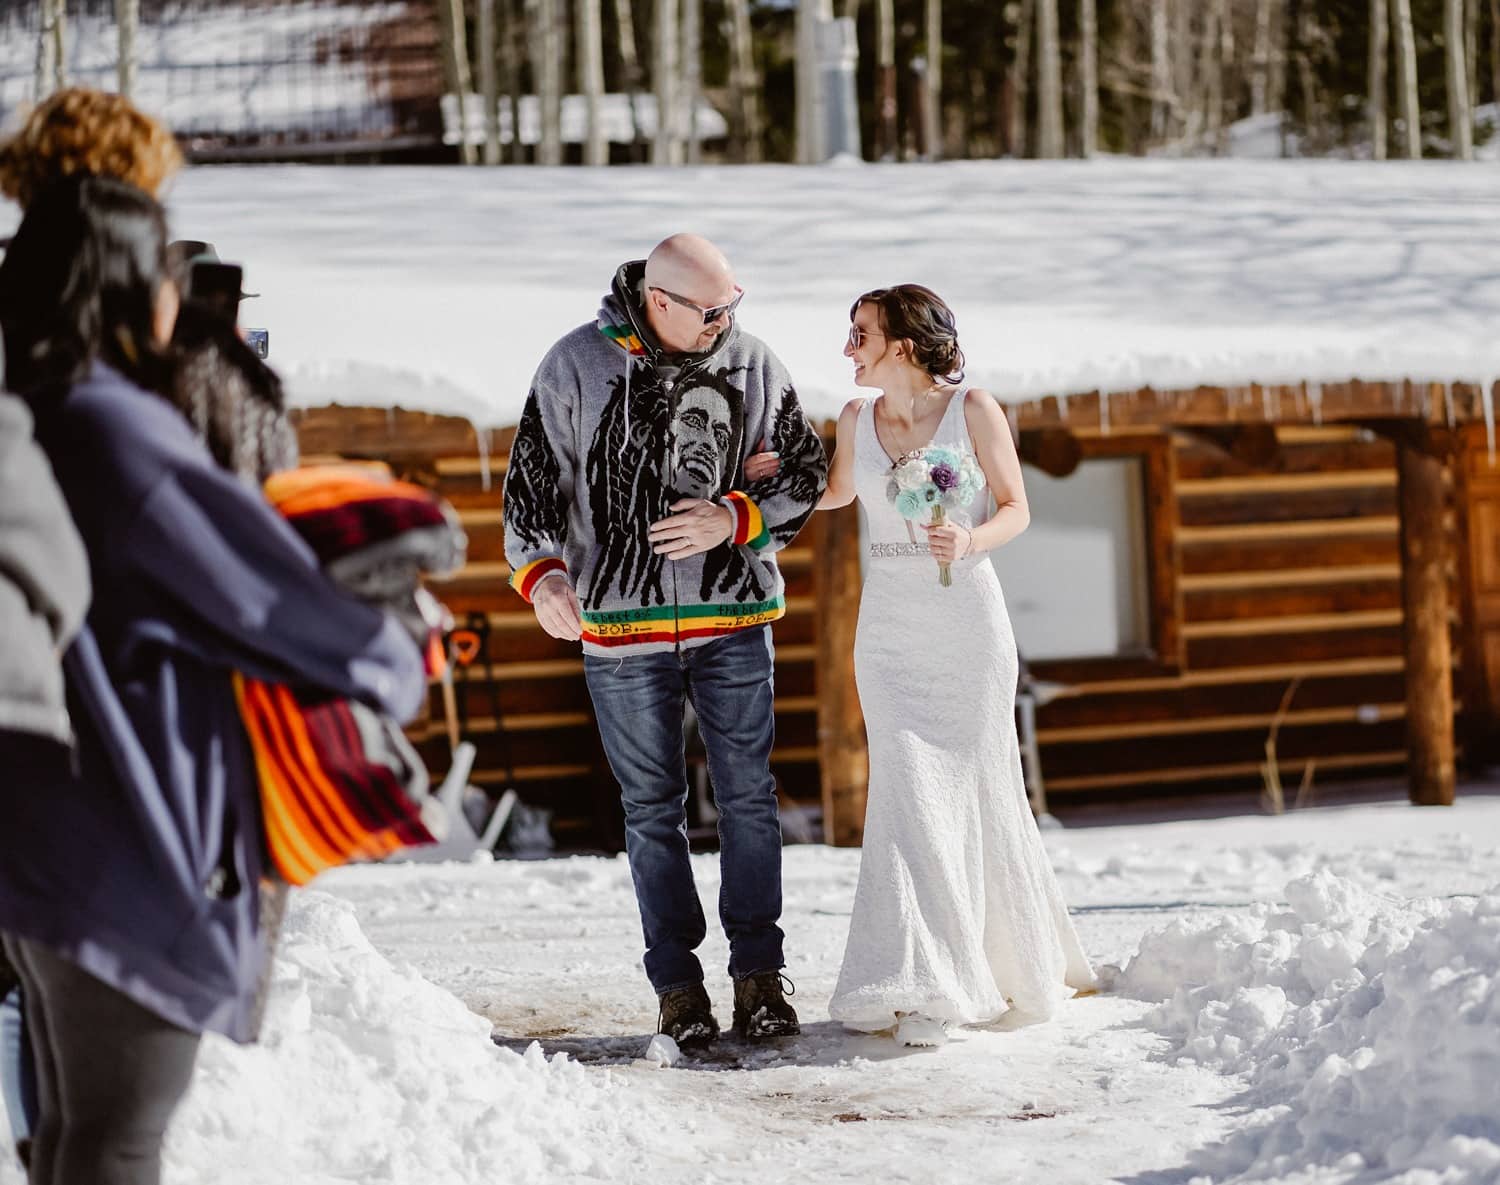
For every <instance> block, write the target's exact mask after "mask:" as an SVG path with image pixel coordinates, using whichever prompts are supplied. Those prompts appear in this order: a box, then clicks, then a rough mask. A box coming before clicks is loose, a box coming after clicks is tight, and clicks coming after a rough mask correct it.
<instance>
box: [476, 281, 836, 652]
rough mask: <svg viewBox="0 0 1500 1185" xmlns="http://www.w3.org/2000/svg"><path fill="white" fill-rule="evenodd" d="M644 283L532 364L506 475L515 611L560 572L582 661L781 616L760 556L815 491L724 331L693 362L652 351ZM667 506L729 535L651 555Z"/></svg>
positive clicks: (781, 537)
mask: <svg viewBox="0 0 1500 1185" xmlns="http://www.w3.org/2000/svg"><path fill="white" fill-rule="evenodd" d="M644 271H645V264H644V263H643V262H642V261H639V260H637V261H635V262H632V263H627V264H625V265H624V266H623V267H621V268H620V269H619V271H618V272H617V273H616V275H615V281H614V285H613V287H612V288H611V291H610V292H609V294H608V295H607V296H606V297H605V298H604V305H603V307H602V308H601V309H600V311H599V314H598V317H597V319H596V321H594V322H592V323H590V324H587V325H582V326H580V327H579V328H577V329H575V330H574V331H573V332H572V333H569V334H568V335H567V336H566V337H564V338H563V339H562V340H561V341H559V342H558V343H557V344H556V345H555V346H553V347H552V349H551V350H550V351H549V352H548V354H547V356H546V357H545V358H544V359H542V364H541V366H540V367H539V368H538V369H537V372H536V378H535V379H534V380H533V382H532V388H531V393H530V395H529V397H528V398H527V400H526V408H525V410H524V411H523V412H522V415H521V423H520V425H519V427H518V428H517V429H516V439H515V443H514V444H513V445H512V447H511V454H510V465H509V468H508V469H507V471H506V478H505V499H504V502H505V558H506V559H507V560H508V561H509V562H510V565H511V570H512V573H513V575H512V577H511V583H512V585H513V586H514V587H515V589H516V591H517V592H519V593H520V594H521V595H522V596H523V597H525V598H526V599H527V600H528V601H529V600H530V599H531V592H532V590H533V589H534V588H535V587H536V585H537V583H538V582H539V581H540V580H541V579H542V577H544V576H546V575H548V574H550V573H552V572H562V573H564V574H565V575H566V576H567V577H568V579H569V580H570V581H571V583H572V584H573V586H574V589H575V590H576V592H577V594H578V601H579V606H580V609H581V612H582V618H583V649H584V652H585V653H588V654H596V655H602V654H608V655H612V656H619V655H624V654H633V653H649V652H652V651H660V650H671V649H674V648H677V647H689V646H696V645H701V644H703V643H705V642H709V641H712V640H713V639H714V638H715V637H719V636H722V635H724V634H728V633H733V632H734V631H736V630H741V629H747V628H749V627H751V626H757V625H762V624H764V623H766V622H769V621H773V620H775V619H776V618H778V617H780V616H782V614H783V613H784V612H785V611H786V601H785V595H784V584H783V582H782V578H781V573H780V571H779V570H778V569H777V566H776V559H775V552H777V551H778V550H780V549H781V548H782V547H784V546H785V545H786V544H787V543H789V542H791V540H792V538H793V537H794V536H795V535H796V534H797V532H798V531H799V530H800V529H801V527H802V524H803V523H804V522H806V521H807V518H808V516H809V515H810V514H811V513H812V511H813V507H814V506H815V505H816V504H817V501H818V498H819V496H820V495H821V494H822V492H823V489H824V487H825V486H826V485H827V484H828V462H827V458H826V457H825V456H824V453H823V445H822V442H821V441H820V440H819V439H818V435H817V433H816V432H815V431H814V430H813V428H812V427H811V425H809V424H808V422H807V419H806V417H805V416H804V415H803V414H802V408H801V405H800V404H799V403H798V401H797V393H796V391H795V389H794V388H793V386H792V379H791V376H790V375H789V374H787V371H786V368H785V367H784V366H782V364H781V362H780V360H779V359H778V358H777V357H776V356H775V355H774V354H772V353H771V351H770V350H768V349H767V348H766V346H765V344H764V343H763V342H761V341H760V340H758V339H757V338H754V337H752V336H750V334H748V333H746V332H744V331H743V330H742V329H740V327H739V325H738V324H737V323H733V322H731V324H730V325H729V327H728V328H727V329H726V330H725V331H724V332H723V333H721V334H720V335H719V337H718V339H717V341H716V342H715V343H714V345H713V346H712V347H711V348H710V349H709V350H707V351H705V352H704V353H701V354H669V353H667V352H665V351H663V350H662V349H661V347H660V346H659V344H658V343H657V342H656V341H655V340H654V338H653V337H652V335H651V332H650V329H649V327H648V326H647V324H646V318H645V314H644V312H643V311H642V308H641V301H640V286H641V282H642V277H643V275H644ZM763 440H764V441H767V442H769V444H770V447H771V448H772V449H773V450H775V451H776V452H777V453H779V454H780V458H781V465H780V470H779V472H777V473H776V474H775V475H774V476H772V477H769V478H765V479H763V480H761V481H756V482H750V481H748V480H747V479H746V477H745V469H744V465H745V459H746V458H747V457H748V456H750V455H751V454H752V453H755V452H757V451H759V450H760V447H761V441H763ZM681 498H706V499H711V500H716V501H719V502H721V503H722V504H723V505H725V506H726V507H728V508H729V510H730V512H731V513H732V514H733V515H734V522H735V527H734V532H733V534H732V535H731V537H730V538H729V539H728V540H726V541H725V542H724V543H721V544H719V546H717V547H714V548H710V549H709V550H708V551H706V552H703V553H701V554H699V555H695V556H690V557H688V558H686V559H682V560H669V559H666V558H665V557H663V556H659V555H656V554H655V553H654V552H653V551H652V548H651V544H650V541H649V539H648V538H647V528H649V527H650V525H651V524H652V523H653V522H656V521H657V520H659V519H662V518H665V517H666V516H667V515H668V514H669V513H670V510H669V509H668V508H669V507H670V506H671V504H672V503H673V502H674V501H676V500H678V499H681Z"/></svg>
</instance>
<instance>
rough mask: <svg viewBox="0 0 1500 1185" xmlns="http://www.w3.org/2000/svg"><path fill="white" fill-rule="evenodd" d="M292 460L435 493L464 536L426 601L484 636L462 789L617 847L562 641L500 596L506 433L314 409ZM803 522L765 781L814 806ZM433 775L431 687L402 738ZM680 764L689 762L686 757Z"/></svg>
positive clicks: (619, 820)
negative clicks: (329, 464) (366, 465)
mask: <svg viewBox="0 0 1500 1185" xmlns="http://www.w3.org/2000/svg"><path fill="white" fill-rule="evenodd" d="M295 415H296V419H297V425H298V434H299V437H300V439H301V442H302V451H303V457H304V460H305V461H317V460H321V459H332V458H334V457H345V458H351V459H352V458H358V459H368V460H378V461H383V462H385V463H387V464H388V465H390V466H391V468H392V469H393V470H394V471H395V472H396V473H397V474H398V475H399V476H402V477H405V478H408V479H410V480H413V481H417V482H419V483H421V484H423V485H426V486H428V487H430V488H432V489H435V490H437V491H438V492H439V493H441V494H442V495H443V496H444V497H445V498H447V499H448V500H449V501H450V502H451V503H452V504H453V506H454V508H455V510H457V512H458V514H459V517H460V519H461V520H462V522H463V525H464V530H465V531H466V532H467V534H468V536H469V552H468V562H467V564H466V566H465V567H464V569H463V570H462V571H461V572H459V573H458V574H457V575H456V576H455V577H453V578H452V579H450V580H445V581H438V582H434V583H433V584H432V591H433V592H434V594H436V596H437V597H438V599H439V600H441V601H442V602H443V603H444V604H445V605H447V606H448V608H449V609H450V610H451V612H452V613H453V615H454V618H455V621H456V624H458V625H460V626H462V625H464V624H465V623H466V621H467V620H468V619H469V617H470V615H471V614H477V615H479V620H480V621H482V622H483V623H484V626H486V627H487V631H488V637H487V640H486V643H485V646H484V649H483V652H482V653H481V654H480V655H479V657H478V658H477V659H476V660H475V661H474V662H473V663H471V664H470V665H469V666H468V667H467V668H465V669H463V670H458V671H455V675H456V680H455V691H456V697H457V701H458V705H459V708H460V711H461V713H462V714H463V716H464V717H465V720H464V727H463V730H462V731H463V735H464V737H465V738H466V739H468V740H470V741H472V742H474V745H475V748H476V750H477V756H476V759H475V765H474V772H473V775H472V777H471V779H470V780H471V782H472V783H473V784H474V785H476V786H479V787H481V788H483V789H486V790H489V791H491V792H492V793H495V794H498V793H499V792H501V791H502V790H503V789H504V788H506V787H508V786H509V787H514V788H515V789H516V791H517V792H518V793H519V795H520V797H521V799H522V801H524V802H525V803H527V804H528V805H532V806H539V807H543V808H545V809H547V810H549V811H551V812H552V816H553V817H552V831H553V835H554V837H555V839H556V841H557V843H558V846H559V847H564V848H604V849H608V850H622V849H623V847H624V830H623V816H622V814H621V812H620V806H619V791H618V788H617V786H616V784H615V782H614V779H613V777H612V776H611V774H610V772H609V767H608V763H607V762H606V760H605V757H604V753H603V750H602V748H601V747H600V744H599V740H598V732H597V729H596V727H595V723H594V715H593V708H592V705H591V703H590V701H589V695H588V689H587V687H586V686H585V684H584V678H583V660H582V658H581V656H580V655H579V652H578V647H577V645H576V644H574V643H569V642H561V641H558V640H557V639H554V638H550V637H548V636H547V635H546V634H545V633H543V631H542V630H541V628H540V627H539V626H538V625H537V624H536V618H535V616H534V615H533V613H532V611H531V607H530V606H529V605H527V604H526V603H525V602H524V601H522V600H521V598H520V597H519V596H518V595H517V594H516V593H515V592H514V591H512V589H511V588H510V585H509V580H510V567H509V565H508V564H506V562H505V552H504V540H503V529H502V523H501V511H502V501H501V487H502V486H503V484H504V481H505V470H506V461H507V457H508V454H509V449H510V443H511V440H512V439H513V437H514V430H513V429H507V430H503V431H495V432H476V431H475V430H474V429H473V428H472V427H471V426H470V425H469V424H468V422H467V421H464V420H460V419H455V418H452V417H443V416H429V415H422V414H420V413H413V412H405V411H392V412H388V411H384V410H379V409H369V408H319V409H316V410H312V411H304V412H298V413H295ZM827 517H829V516H826V515H820V516H817V517H816V518H815V519H814V521H813V522H812V523H811V524H810V525H809V526H808V528H807V529H806V530H804V531H803V533H802V535H801V536H799V538H798V539H797V541H796V543H795V544H794V545H793V546H792V547H789V548H787V549H785V550H784V551H782V552H780V553H779V554H778V559H779V561H780V564H781V569H782V572H783V574H784V576H785V579H786V593H787V612H786V616H785V617H783V618H782V619H781V620H780V621H778V622H776V623H775V624H774V625H773V627H772V633H773V636H774V639H775V644H776V749H775V753H774V756H773V761H772V770H773V772H774V773H775V774H776V777H777V780H778V782H779V783H780V786H781V789H782V791H783V793H784V794H785V795H786V796H787V797H788V798H790V799H791V800H792V801H794V802H797V803H805V804H806V805H808V806H816V805H817V804H818V803H819V801H820V783H819V777H820V769H819V762H818V728H817V719H818V700H817V696H816V681H815V680H816V676H815V667H816V660H817V646H816V631H815V628H814V613H813V609H814V604H815V597H814V595H813V580H814V571H813V557H814V548H815V547H816V544H817V540H818V538H819V536H820V532H821V531H822V530H823V529H824V524H823V523H821V522H819V521H818V520H819V519H822V518H827ZM409 731H410V733H411V735H412V737H413V739H414V740H415V741H416V742H417V747H418V750H419V752H420V753H421V754H422V757H423V759H424V760H425V761H426V762H427V764H428V766H429V768H431V769H432V770H433V771H434V773H435V774H438V775H441V773H442V771H443V770H445V769H446V768H447V766H448V756H447V755H448V752H449V742H448V732H447V727H446V722H445V716H444V708H443V698H442V688H441V685H440V684H439V683H437V682H434V684H433V686H432V689H431V694H430V696H429V703H428V710H427V713H426V715H425V717H424V718H423V719H421V720H419V721H418V722H417V723H416V724H415V725H414V726H413V727H412V728H411V729H410V730H409ZM692 758H693V755H692V754H691V752H690V760H692Z"/></svg>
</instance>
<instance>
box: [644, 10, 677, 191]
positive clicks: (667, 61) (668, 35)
mask: <svg viewBox="0 0 1500 1185" xmlns="http://www.w3.org/2000/svg"><path fill="white" fill-rule="evenodd" d="M652 45H653V49H652V55H651V75H652V78H651V81H652V85H653V86H654V88H655V90H656V137H655V139H653V140H652V141H651V163H652V164H653V165H680V164H681V163H682V141H681V140H680V139H679V138H678V136H677V126H676V125H677V120H676V115H677V71H678V60H677V0H656V5H655V28H654V30H653V33H652Z"/></svg>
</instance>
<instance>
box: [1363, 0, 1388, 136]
mask: <svg viewBox="0 0 1500 1185" xmlns="http://www.w3.org/2000/svg"><path fill="white" fill-rule="evenodd" d="M1389 20H1390V16H1389V14H1388V13H1387V12H1386V10H1385V0H1370V71H1369V73H1370V90H1369V99H1368V100H1367V102H1366V108H1367V110H1368V112H1369V117H1370V156H1371V157H1372V158H1373V159H1375V160H1384V159H1385V158H1386V127H1385V124H1386V115H1385V86H1386V81H1385V79H1386V75H1385V63H1386V58H1388V57H1389V56H1390V25H1389V24H1388V21H1389Z"/></svg>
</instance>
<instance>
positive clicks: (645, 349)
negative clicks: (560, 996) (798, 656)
mask: <svg viewBox="0 0 1500 1185" xmlns="http://www.w3.org/2000/svg"><path fill="white" fill-rule="evenodd" d="M743 295H744V293H743V291H742V290H741V289H740V287H739V285H738V284H737V283H736V282H735V278H734V271H733V269H732V268H731V267H730V264H729V261H728V260H727V259H726V258H725V257H724V255H723V253H722V252H721V251H720V250H719V249H718V248H717V247H715V246H714V245H713V244H712V243H710V242H709V241H708V240H707V239H704V238H701V237H699V236H697V235H690V234H679V235H673V236H672V237H671V238H668V239H666V240H664V241H663V242H661V243H660V244H658V245H657V247H656V248H655V250H653V251H652V252H651V255H650V257H649V258H648V259H645V260H635V261H632V262H630V263H626V264H623V265H622V266H621V267H620V268H619V269H618V270H617V271H616V273H615V277H614V282H613V284H612V285H611V287H610V291H609V292H608V293H607V294H606V295H605V297H604V301H603V305H602V307H601V308H600V310H599V313H598V315H597V317H596V318H595V320H593V321H591V322H589V323H588V324H585V325H582V326H580V327H579V328H577V329H575V330H573V331H572V332H571V333H569V334H568V335H567V336H565V337H564V338H563V339H562V340H561V341H559V342H558V343H557V344H556V345H555V346H553V347H552V349H551V350H550V351H549V352H548V353H547V356H546V357H545V358H544V359H543V360H542V363H541V365H540V367H538V369H537V373H536V377H535V379H534V380H533V383H532V389H531V393H530V396H529V397H528V399H527V401H526V407H525V410H524V412H523V413H522V417H521V423H520V426H519V428H518V429H517V433H516V440H515V444H514V445H513V447H512V451H511V459H510V466H509V469H508V471H507V474H506V482H505V554H506V559H507V560H508V561H509V562H510V565H511V569H512V572H513V575H512V577H511V583H512V584H513V586H514V587H515V589H516V591H517V592H519V593H520V594H521V596H522V597H524V598H525V599H526V600H527V601H529V602H530V603H531V604H532V606H533V608H534V609H535V611H536V616H537V620H538V622H539V623H540V624H541V625H542V627H543V628H544V629H545V630H546V631H547V632H548V633H550V634H551V635H552V636H553V637H556V638H561V639H566V640H570V641H580V642H581V643H582V647H583V655H584V672H585V675H586V677H587V679H588V686H589V693H590V695H591V697H592V699H593V702H594V709H595V715H596V717H597V719H598V721H599V729H600V733H601V736H602V739H603V742H604V748H605V752H606V754H607V755H608V757H609V761H610V766H611V768H612V769H613V771H614V774H615V777H616V779H617V781H618V782H619V783H620V792H621V797H622V800H623V802H624V807H625V842H626V852H627V854H628V856H629V860H630V868H631V873H632V876H633V879H634V882H635V890H636V901H637V903H638V904H639V906H640V910H641V924H642V929H643V931H644V935H645V941H646V954H645V966H646V974H647V976H648V978H649V979H650V980H651V984H652V987H653V988H654V989H655V991H656V993H657V996H658V1001H659V1011H658V1028H659V1029H660V1031H661V1032H663V1033H666V1034H667V1035H668V1036H670V1037H672V1038H673V1039H674V1040H676V1041H677V1042H678V1043H679V1044H683V1045H693V1044H704V1043H707V1042H709V1041H712V1040H713V1039H714V1038H715V1037H717V1035H718V1031H719V1026H718V1022H717V1020H716V1019H715V1018H714V1014H713V1009H712V1006H711V1004H710V1001H709V998H708V994H707V992H706V991H705V989H704V986H703V968H702V965H701V964H700V963H699V961H698V958H697V956H696V954H694V951H695V950H696V948H697V947H698V945H699V944H700V943H701V942H702V941H703V939H704V937H705V934H706V931H707V925H706V922H705V920H704V916H703V910H702V907H701V906H700V904H699V900H698V893H697V889H696V887H695V886H694V883H693V874H692V867H691V865H690V863H689V860H688V842H687V826H686V824H687V819H686V800H687V793H688V787H687V775H686V769H685V766H684V761H683V741H682V716H683V704H684V701H685V700H686V699H691V700H692V703H693V707H694V709H695V710H696V712H697V716H698V722H699V729H700V732H701V734H702V736H703V741H704V745H705V747H706V749H707V751H708V766H709V775H710V779H711V781H712V783H713V788H714V796H715V802H716V804H717V807H718V811H719V837H720V846H721V851H720V865H721V869H722V872H723V881H722V888H721V891H720V894H719V916H720V921H721V923H722V925H723V927H724V932H725V934H726V935H727V937H728V939H729V948H730V954H729V973H730V976H731V978H732V979H733V980H734V1026H735V1029H736V1031H737V1032H739V1033H740V1035H741V1036H743V1037H745V1038H747V1039H749V1040H762V1039H767V1038H773V1037H781V1036H786V1035H789V1034H794V1033H797V1032H799V1031H800V1029H799V1027H798V1021H797V1014H796V1012H795V1011H794V1010H793V1008H792V1006H791V1004H789V1003H788V1002H787V1000H786V998H785V996H786V994H787V993H786V991H785V990H784V988H785V983H786V981H785V980H784V978H783V976H782V974H781V969H782V967H783V966H784V965H785V960H784V958H783V955H782V939H783V935H782V931H781V928H780V926H779V925H778V921H779V919H780V915H781V829H780V823H779V820H778V816H777V810H776V792H775V790H776V788H775V780H774V778H773V777H772V776H771V770H770V756H771V745H772V738H773V710H772V668H773V657H774V655H773V649H772V644H771V628H770V623H771V622H772V621H774V620H776V619H777V618H779V617H781V616H782V614H783V613H784V612H785V611H786V600H785V585H784V582H783V581H782V577H781V572H780V571H779V569H778V568H777V565H776V552H777V551H779V550H780V549H781V548H782V547H784V546H785V545H786V544H788V543H790V542H791V540H792V539H793V537H794V536H795V535H796V534H797V532H798V531H799V530H800V529H801V527H802V525H803V523H805V522H806V521H807V519H808V517H809V516H810V515H811V513H812V510H813V507H814V506H815V505H816V504H817V501H818V497H819V495H820V494H821V493H822V492H823V489H824V487H825V486H826V485H827V481H828V464H827V459H826V457H825V456H824V453H823V446H822V443H821V441H820V440H819V438H818V435H817V433H816V432H815V431H814V430H813V428H812V427H811V425H809V424H808V422H807V419H806V417H805V416H804V415H803V414H802V408H801V405H800V404H799V403H798V400H797V394H796V390H795V388H794V387H793V385H792V380H791V376H790V375H789V374H788V373H787V371H786V368H785V367H784V366H783V365H782V364H781V362H780V360H779V359H778V358H777V357H776V356H775V355H774V354H772V353H771V351H770V350H769V349H767V348H766V346H765V344H764V343H763V342H761V341H760V340H759V339H757V338H755V337H752V336H751V335H750V334H748V333H746V332H745V331H744V330H743V329H741V328H740V326H739V324H738V322H737V321H736V316H735V315H736V312H737V310H738V308H739V305H740V300H741V298H742V297H743ZM762 448H765V449H768V450H770V451H774V452H776V453H778V454H779V458H780V467H779V469H778V471H777V472H776V473H775V474H772V475H769V476H766V477H763V478H760V479H758V480H751V479H750V478H749V477H748V476H747V474H746V472H745V461H746V459H747V457H749V456H750V455H751V454H752V453H755V452H758V451H761V450H762Z"/></svg>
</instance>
